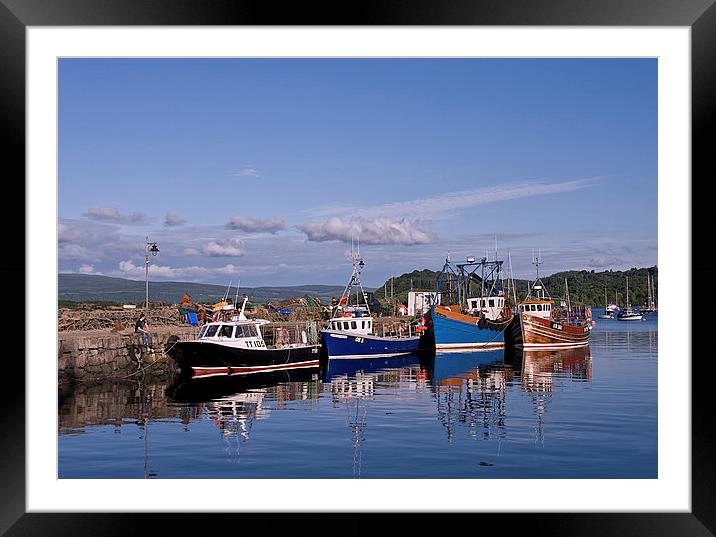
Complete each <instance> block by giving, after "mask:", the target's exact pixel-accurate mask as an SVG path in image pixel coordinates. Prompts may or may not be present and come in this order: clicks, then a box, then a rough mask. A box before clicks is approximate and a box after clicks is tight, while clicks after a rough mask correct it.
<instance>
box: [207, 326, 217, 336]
mask: <svg viewBox="0 0 716 537" xmlns="http://www.w3.org/2000/svg"><path fill="white" fill-rule="evenodd" d="M218 329H219V325H218V324H212V325H209V328H207V329H206V333H205V334H204V337H213V336H215V335H216V331H217V330H218Z"/></svg>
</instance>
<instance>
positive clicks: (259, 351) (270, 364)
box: [167, 299, 320, 377]
mask: <svg viewBox="0 0 716 537" xmlns="http://www.w3.org/2000/svg"><path fill="white" fill-rule="evenodd" d="M246 300H247V299H244V303H243V305H242V307H241V311H240V312H238V314H237V315H235V316H233V317H231V320H228V321H218V322H211V323H207V324H205V325H204V326H202V327H201V330H200V331H199V336H198V337H197V338H196V339H194V340H191V341H180V340H179V338H178V337H176V336H172V337H170V338H169V341H167V353H168V354H169V356H171V357H172V358H173V359H174V360H175V361H176V363H177V364H178V366H179V368H180V369H181V370H182V372H185V373H186V372H190V373H191V374H192V376H193V377H214V376H219V375H249V374H252V373H266V372H272V371H282V370H289V369H304V368H311V367H318V366H319V356H320V351H319V349H320V345H319V344H309V343H308V342H307V338H306V336H305V333H303V334H301V337H300V338H295V337H294V338H291V337H279V338H276V341H275V342H274V344H272V345H267V344H266V342H265V341H264V338H263V334H262V326H263V325H266V324H268V323H269V321H266V320H263V319H247V318H246V317H245V316H244V308H245V307H246ZM286 335H288V334H286ZM296 339H298V341H296ZM292 340H293V341H292Z"/></svg>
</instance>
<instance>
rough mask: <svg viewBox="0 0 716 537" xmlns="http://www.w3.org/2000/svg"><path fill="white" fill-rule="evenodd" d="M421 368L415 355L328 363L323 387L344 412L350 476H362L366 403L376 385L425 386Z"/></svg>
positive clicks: (373, 396)
mask: <svg viewBox="0 0 716 537" xmlns="http://www.w3.org/2000/svg"><path fill="white" fill-rule="evenodd" d="M421 371H424V370H423V369H421V366H420V358H419V356H418V355H417V354H411V355H407V356H403V357H398V358H388V359H386V358H377V359H376V358H372V359H361V360H340V359H339V360H336V359H334V360H328V362H327V364H326V367H325V368H324V370H323V382H324V387H326V386H327V387H329V389H330V394H331V401H332V404H333V406H334V407H343V408H344V409H345V412H346V427H347V428H348V430H349V431H350V439H351V443H352V446H353V450H352V454H353V461H352V462H353V464H352V469H353V477H354V478H359V477H360V476H361V469H362V463H363V451H362V446H363V443H364V442H365V440H366V431H367V427H368V410H369V402H370V401H371V400H373V399H374V398H375V391H376V386H377V385H378V384H389V385H393V386H395V387H396V388H397V389H399V390H400V389H401V388H405V387H406V386H416V387H417V385H418V384H419V383H422V385H423V386H424V385H425V382H426V378H427V375H425V374H424V372H422V373H421Z"/></svg>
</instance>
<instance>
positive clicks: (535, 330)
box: [509, 257, 592, 349]
mask: <svg viewBox="0 0 716 537" xmlns="http://www.w3.org/2000/svg"><path fill="white" fill-rule="evenodd" d="M533 264H534V265H535V267H536V268H537V278H536V279H535V281H534V282H533V283H532V285H531V286H530V288H529V290H528V292H527V297H526V298H525V300H523V301H522V302H520V303H519V304H518V314H517V315H516V316H515V318H514V321H513V323H512V326H511V328H510V331H509V336H510V338H511V342H512V344H513V345H514V346H515V347H516V348H518V349H560V348H573V347H583V346H586V345H589V335H590V333H591V330H592V313H591V309H590V308H589V307H579V306H577V307H572V306H571V304H570V302H569V289H568V288H567V281H566V280H565V291H566V297H567V298H566V303H565V304H564V306H566V307H561V305H560V307H557V306H556V305H555V302H554V300H553V299H552V297H551V296H550V295H549V293H548V292H547V289H546V288H545V285H544V283H543V282H542V280H541V279H540V276H539V266H540V264H541V261H540V259H539V257H534V258H533Z"/></svg>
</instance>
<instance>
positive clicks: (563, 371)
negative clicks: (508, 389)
mask: <svg viewBox="0 0 716 537" xmlns="http://www.w3.org/2000/svg"><path fill="white" fill-rule="evenodd" d="M505 360H506V361H509V362H511V363H512V366H513V367H514V368H515V371H519V378H520V385H521V387H522V389H523V390H525V391H526V392H528V393H529V394H530V395H531V397H532V404H533V406H534V413H535V416H536V417H537V423H536V424H535V441H536V442H538V443H540V444H543V443H544V427H545V410H546V408H547V405H548V403H549V402H550V401H551V399H552V393H553V391H554V388H555V382H556V381H567V382H580V381H590V380H591V379H592V359H591V354H590V350H589V347H578V348H574V349H560V350H552V351H548V350H537V351H521V350H515V352H514V353H508V354H507V355H506V356H505Z"/></svg>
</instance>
